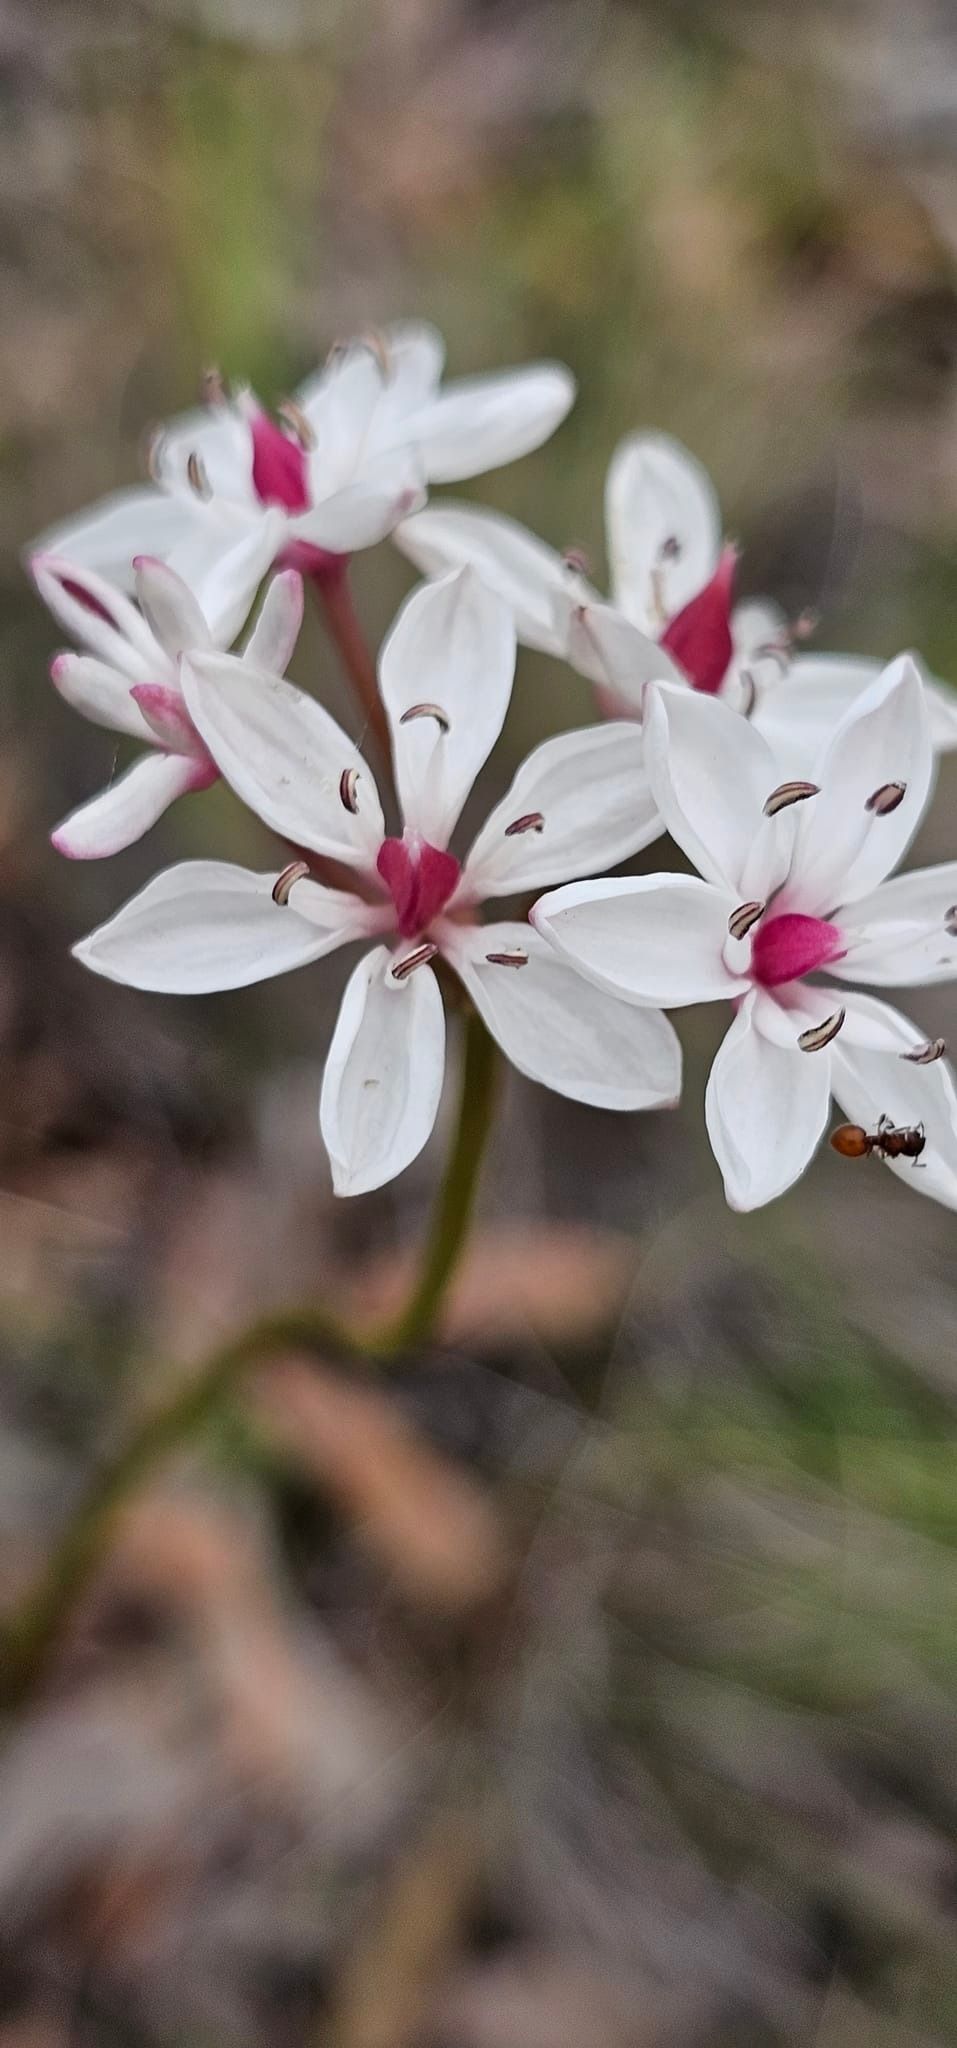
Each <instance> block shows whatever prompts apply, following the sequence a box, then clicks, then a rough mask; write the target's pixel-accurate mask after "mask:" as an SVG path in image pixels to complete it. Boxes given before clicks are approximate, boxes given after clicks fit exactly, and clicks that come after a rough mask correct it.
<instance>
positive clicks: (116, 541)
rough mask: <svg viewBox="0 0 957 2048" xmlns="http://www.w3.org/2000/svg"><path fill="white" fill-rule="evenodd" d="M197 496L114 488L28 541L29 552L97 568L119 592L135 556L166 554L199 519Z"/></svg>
mask: <svg viewBox="0 0 957 2048" xmlns="http://www.w3.org/2000/svg"><path fill="white" fill-rule="evenodd" d="M202 511H203V508H202V505H201V504H200V503H199V501H198V499H191V500H188V499H180V498H171V497H168V496H167V494H166V492H165V491H158V490H156V489H154V488H153V486H152V485H150V486H148V487H145V488H143V489H140V490H133V491H114V492H112V493H111V495H110V496H109V497H108V498H101V499H100V500H99V503H98V504H96V505H93V506H91V507H90V509H89V511H87V512H80V513H77V514H76V515H75V516H74V517H73V518H72V519H64V520H61V521H60V522H59V524H58V525H56V526H51V527H48V528H47V531H46V532H45V533H42V534H40V536H39V538H38V539H37V540H35V541H33V542H32V543H31V545H30V550H29V552H30V554H31V555H33V554H52V555H63V556H65V557H67V559H68V560H70V561H71V562H82V563H83V564H84V566H85V567H86V568H87V569H95V570H98V571H99V574H100V575H101V576H107V577H109V579H110V580H111V581H113V582H116V583H118V584H119V585H120V586H121V588H122V589H123V590H132V588H133V556H134V555H140V554H153V555H168V554H169V553H170V551H171V549H172V548H174V547H175V546H176V545H177V543H178V542H179V541H181V540H183V539H184V538H185V537H186V536H187V534H188V532H190V531H191V530H193V529H194V528H195V527H196V526H197V525H198V524H201V523H202Z"/></svg>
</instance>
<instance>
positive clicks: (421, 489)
mask: <svg viewBox="0 0 957 2048" xmlns="http://www.w3.org/2000/svg"><path fill="white" fill-rule="evenodd" d="M424 503H425V482H424V475H423V470H422V463H421V458H420V455H419V451H418V449H416V448H403V449H400V450H398V451H397V452H396V453H395V454H394V455H382V456H379V457H377V458H376V460H375V462H374V463H369V464H368V465H366V466H364V467H362V468H361V469H360V471H359V473H358V475H357V477H356V480H355V482H354V483H350V484H346V485H345V486H344V487H343V489H342V490H338V491H335V492H334V493H333V494H332V496H330V497H324V498H322V499H321V500H320V501H319V502H318V503H317V504H315V505H314V506H313V507H312V509H311V510H310V511H308V512H297V513H296V514H295V515H294V516H293V517H292V519H291V520H290V532H291V533H292V534H293V535H294V536H295V538H296V539H297V540H305V541H309V542H310V544H311V545H312V546H313V547H317V548H327V549H328V550H329V551H330V553H333V554H340V555H345V554H350V553H351V552H352V551H353V549H355V548H371V547H375V546H376V544H377V543H378V542H379V541H380V540H385V538H386V536H387V535H388V534H390V533H391V532H392V531H393V529H394V527H396V526H397V525H398V524H399V521H400V520H401V519H407V518H408V517H409V515H410V513H412V512H416V511H417V510H418V508H419V506H420V505H423V504H424Z"/></svg>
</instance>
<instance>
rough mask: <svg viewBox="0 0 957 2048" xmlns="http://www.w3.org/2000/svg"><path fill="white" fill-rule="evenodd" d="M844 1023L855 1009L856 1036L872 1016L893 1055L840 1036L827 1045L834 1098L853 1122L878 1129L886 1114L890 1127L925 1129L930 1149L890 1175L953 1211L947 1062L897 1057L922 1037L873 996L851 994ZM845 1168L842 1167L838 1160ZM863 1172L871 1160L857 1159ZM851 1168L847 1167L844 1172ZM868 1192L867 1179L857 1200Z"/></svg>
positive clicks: (955, 1135)
mask: <svg viewBox="0 0 957 2048" xmlns="http://www.w3.org/2000/svg"><path fill="white" fill-rule="evenodd" d="M847 1005H848V1021H849V1022H850V1019H851V1012H852V1010H853V1013H854V1019H855V1023H856V1025H857V1035H858V1036H860V1035H861V1024H862V1021H863V1020H864V1019H865V1018H869V1019H870V1022H871V1027H872V1031H873V1033H874V1036H875V1038H876V1037H878V1036H883V1035H884V1034H886V1035H887V1037H888V1039H889V1040H890V1042H891V1043H892V1044H893V1045H894V1046H895V1048H896V1049H895V1050H894V1051H871V1050H869V1049H868V1048H866V1047H862V1046H861V1045H860V1044H855V1043H853V1041H852V1040H847V1041H845V1032H843V1031H842V1032H841V1033H840V1034H839V1036H838V1037H837V1038H836V1039H835V1040H834V1043H833V1045H832V1046H831V1048H830V1051H831V1066H832V1085H833V1089H834V1093H835V1095H836V1097H837V1099H838V1101H839V1103H840V1105H841V1108H842V1109H843V1111H844V1114H845V1116H847V1117H848V1118H849V1119H850V1120H851V1122H852V1123H859V1124H863V1126H864V1128H865V1130H867V1131H876V1129H877V1125H878V1120H879V1119H880V1118H881V1117H882V1116H889V1117H890V1119H891V1121H892V1123H895V1124H903V1125H905V1126H907V1127H910V1126H913V1125H915V1124H921V1123H922V1124H923V1125H924V1129H925V1132H926V1137H927V1144H926V1148H925V1150H924V1152H923V1153H922V1154H921V1157H920V1160H919V1161H918V1162H917V1163H916V1164H915V1163H914V1162H913V1161H912V1160H910V1159H894V1160H888V1162H887V1163H888V1165H889V1166H890V1169H891V1172H892V1173H896V1174H897V1176H898V1179H899V1180H903V1181H904V1182H906V1184H907V1186H908V1187H909V1188H913V1189H914V1191H915V1193H916V1194H919V1195H932V1196H933V1198H934V1200H935V1201H937V1202H943V1203H945V1204H946V1206H947V1208H948V1209H957V1092H955V1089H954V1076H953V1072H952V1069H951V1067H950V1065H949V1063H948V1062H947V1061H946V1060H935V1061H934V1063H933V1065H932V1066H928V1067H919V1066H915V1065H914V1064H913V1062H912V1061H910V1060H906V1059H902V1058H901V1053H902V1052H906V1051H908V1050H909V1049H910V1048H911V1047H913V1046H917V1045H920V1044H921V1043H922V1042H923V1040H924V1039H925V1037H926V1033H925V1032H923V1031H918V1030H917V1027H916V1025H914V1024H912V1023H911V1021H910V1018H909V1017H903V1016H902V1015H901V1013H900V1011H899V1010H893V1009H891V1006H890V1004H889V1003H882V1002H878V1001H877V999H876V998H875V997H873V996H862V995H850V994H849V995H848V997H847ZM842 1163H843V1162H842ZM854 1166H855V1167H856V1168H857V1170H858V1172H860V1173H861V1174H863V1173H865V1172H866V1171H867V1170H870V1171H871V1172H873V1171H874V1166H873V1162H872V1161H871V1160H866V1159H865V1160H860V1161H855V1162H854ZM850 1170H851V1167H850V1165H848V1171H849V1172H850ZM865 1195H866V1182H865V1184H864V1187H863V1188H862V1190H861V1195H860V1196H859V1197H858V1199H862V1198H863V1197H864V1196H865Z"/></svg>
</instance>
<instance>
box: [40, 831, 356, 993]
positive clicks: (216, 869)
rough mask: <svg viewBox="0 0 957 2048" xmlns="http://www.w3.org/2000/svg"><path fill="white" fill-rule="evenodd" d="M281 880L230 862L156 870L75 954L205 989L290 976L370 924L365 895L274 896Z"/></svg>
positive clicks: (118, 977) (168, 984)
mask: <svg viewBox="0 0 957 2048" xmlns="http://www.w3.org/2000/svg"><path fill="white" fill-rule="evenodd" d="M277 879H278V877H277V876H276V875H275V874H270V875H254V874H251V873H250V872H249V870H248V869H246V868H237V867H232V866H230V865H229V864H228V863H227V862H226V861H218V860H187V861H183V862H182V863H181V864H180V866H178V867H174V868H167V869H166V870H165V872H164V873H163V874H161V875H156V876H155V877H154V879H153V881H152V882H148V883H147V885H146V888H145V889H141V890H140V893H139V895H138V896H134V897H133V898H132V900H131V901H130V902H129V903H127V904H125V905H124V907H123V909H122V910H118V911H117V913H116V916H115V917H112V918H111V919H110V921H109V923H108V924H104V925H101V926H100V928H99V930H98V931H95V932H92V933H91V935H90V937H89V938H88V939H83V940H81V942H80V944H79V945H78V946H74V949H73V950H74V953H75V954H76V957H77V959H78V960H82V962H83V964H84V966H85V967H92V968H93V970H94V972H95V973H96V974H103V975H105V976H106V978H107V979H108V980H109V981H122V982H125V983H126V984H127V985H128V986H129V987H130V988H145V989H154V990H158V991H159V992H160V993H162V994H166V995H189V996H196V995H208V994H210V993H211V992H212V991H213V990H215V989H225V988H246V987H248V986H249V984H250V983H251V982H254V981H265V980H267V979H268V978H269V977H270V976H271V975H274V974H286V973H287V972H288V970H289V969H290V968H292V967H304V966H305V965H306V964H307V962H308V961H310V960H320V959H321V958H322V956H323V955H324V954H325V953H331V952H332V950H333V948H334V947H336V946H342V945H345V944H346V943H347V941H348V940H350V939H354V938H357V937H360V936H362V934H363V933H364V932H365V931H366V930H367V928H368V926H367V906H366V905H365V904H363V903H360V902H359V899H358V897H355V896H348V895H345V894H344V893H341V892H340V891H339V890H337V889H322V888H320V886H319V884H318V883H316V882H297V883H296V886H295V888H294V889H293V892H292V896H291V898H290V901H289V902H288V903H287V904H283V905H280V904H277V903H274V902H273V899H272V891H273V888H274V886H275V884H276V881H277ZM297 903H300V904H303V905H308V911H309V914H308V915H303V914H301V912H300V911H299V910H298V909H297V908H296V907H295V906H296V904H297Z"/></svg>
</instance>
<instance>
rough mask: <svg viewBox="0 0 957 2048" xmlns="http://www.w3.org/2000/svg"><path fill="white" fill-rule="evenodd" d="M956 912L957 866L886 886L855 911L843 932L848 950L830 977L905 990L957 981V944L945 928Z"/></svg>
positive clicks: (945, 865) (864, 899) (923, 872)
mask: <svg viewBox="0 0 957 2048" xmlns="http://www.w3.org/2000/svg"><path fill="white" fill-rule="evenodd" d="M955 908H957V861H947V862H945V863H943V864H942V865H941V866H940V867H936V868H916V869H914V870H912V872H911V873H910V874H907V875H895V877H894V879H893V881H890V882H882V883H881V886H880V888H879V889H875V890H874V892H873V894H872V895H870V896H864V897H862V898H861V899H860V900H859V901H858V902H857V903H854V904H852V905H851V907H850V909H849V910H848V912H847V915H846V918H844V919H842V926H843V928H844V929H845V930H846V932H847V936H848V948H847V954H846V957H845V958H844V959H843V960H835V961H833V962H832V963H831V964H830V965H829V967H828V973H829V974H831V973H833V974H836V975H838V976H839V977H840V979H841V980H844V979H847V980H848V981H868V982H871V983H872V984H873V985H875V986H876V987H879V988H881V987H883V988H907V987H911V988H913V987H916V986H917V985H918V984H927V983H931V982H937V981H953V980H954V978H955V976H957V938H955V937H952V936H951V934H950V932H949V931H948V930H947V927H946V919H947V917H948V913H951V912H953V911H954V909H955Z"/></svg>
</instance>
